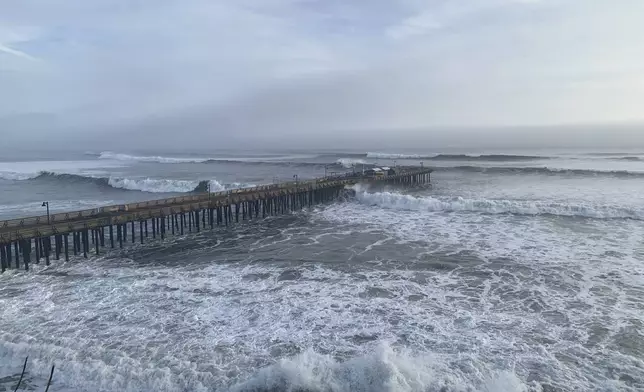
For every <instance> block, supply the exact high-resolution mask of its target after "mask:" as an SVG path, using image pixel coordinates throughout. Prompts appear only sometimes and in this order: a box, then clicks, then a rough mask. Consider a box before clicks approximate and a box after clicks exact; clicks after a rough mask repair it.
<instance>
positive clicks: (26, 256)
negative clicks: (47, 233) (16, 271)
mask: <svg viewBox="0 0 644 392" xmlns="http://www.w3.org/2000/svg"><path fill="white" fill-rule="evenodd" d="M22 259H23V260H24V261H25V271H29V263H30V262H31V240H30V239H29V240H23V241H22Z"/></svg>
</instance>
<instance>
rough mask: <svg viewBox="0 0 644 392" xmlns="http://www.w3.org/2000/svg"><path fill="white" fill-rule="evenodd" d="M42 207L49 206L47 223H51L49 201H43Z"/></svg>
mask: <svg viewBox="0 0 644 392" xmlns="http://www.w3.org/2000/svg"><path fill="white" fill-rule="evenodd" d="M42 207H47V224H49V223H50V219H49V202H48V201H43V202H42Z"/></svg>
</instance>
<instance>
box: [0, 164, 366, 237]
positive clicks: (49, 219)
mask: <svg viewBox="0 0 644 392" xmlns="http://www.w3.org/2000/svg"><path fill="white" fill-rule="evenodd" d="M371 177H372V176H365V175H362V174H360V173H345V174H342V175H336V176H332V177H330V176H327V177H316V178H313V179H304V180H301V181H287V182H281V183H278V184H265V185H258V186H254V187H247V188H236V189H227V190H223V191H217V192H210V193H209V192H200V193H196V194H191V195H184V196H176V197H170V198H165V199H155V200H148V201H142V202H134V203H127V204H115V205H110V206H101V207H96V208H91V209H86V210H76V211H69V212H59V213H55V214H50V215H49V216H47V215H37V216H31V217H25V218H15V219H7V220H2V221H0V229H3V228H9V227H23V226H31V225H38V224H53V223H57V222H62V221H65V222H67V221H70V220H77V219H87V218H94V217H101V216H105V215H106V214H107V215H109V214H111V213H117V212H125V211H130V210H134V209H137V210H140V209H146V208H154V207H157V206H168V205H173V204H186V203H198V202H202V201H206V200H211V199H217V198H221V197H227V196H231V195H239V194H244V193H255V192H261V191H267V190H279V189H287V188H293V187H308V186H311V185H313V186H314V185H315V184H319V183H328V182H331V181H336V180H338V181H342V180H347V179H356V178H360V179H369V178H371Z"/></svg>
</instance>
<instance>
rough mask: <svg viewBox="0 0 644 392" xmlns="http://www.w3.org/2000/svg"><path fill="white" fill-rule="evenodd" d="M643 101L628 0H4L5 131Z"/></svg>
mask: <svg viewBox="0 0 644 392" xmlns="http://www.w3.org/2000/svg"><path fill="white" fill-rule="evenodd" d="M643 105H644V1H642V0H567V1H566V0H427V1H421V0H0V127H2V128H0V134H4V135H5V136H6V135H7V134H8V135H9V138H10V139H11V138H16V137H20V136H21V135H22V132H21V131H20V129H21V128H23V126H27V127H31V128H34V129H36V128H42V129H47V130H48V129H53V128H56V127H59V128H60V129H63V131H60V132H62V134H63V135H64V134H65V132H74V131H72V130H73V129H83V132H86V133H91V132H92V130H93V129H96V132H99V130H104V129H105V128H106V127H107V128H110V127H112V128H118V129H127V130H128V132H132V133H133V134H139V135H143V134H149V133H150V132H155V131H154V130H155V129H156V128H157V127H158V126H159V124H163V125H164V127H165V130H159V131H158V132H171V131H176V127H179V125H178V124H185V125H184V126H183V127H182V128H183V129H182V132H184V135H189V134H190V132H195V134H196V133H199V132H214V133H217V134H222V135H230V136H239V135H240V134H244V135H246V134H253V133H266V131H268V130H272V131H276V130H279V131H281V132H284V133H285V134H289V133H290V134H293V133H294V132H304V133H306V132H308V131H310V132H313V131H315V130H326V131H329V132H332V131H334V130H335V131H340V130H342V131H343V132H346V131H347V130H363V131H364V130H368V129H375V128H378V129H383V128H385V129H386V128H391V129H394V128H395V129H399V128H415V129H422V128H425V127H440V126H446V125H449V126H477V127H478V126H483V127H493V126H498V125H541V124H559V123H596V122H597V123H599V122H613V121H617V122H632V121H642V120H643V119H644V110H643V109H642V108H643V107H644V106H643ZM34 114H38V115H37V116H35V115H34ZM23 115H28V116H23ZM25 123H26V124H27V125H25ZM3 124H4V125H3ZM161 128H163V127H161ZM303 130H306V131H303ZM76 132H77V131H76ZM356 132H359V131H356ZM418 132H422V130H419V131H418ZM22 136H24V135H22Z"/></svg>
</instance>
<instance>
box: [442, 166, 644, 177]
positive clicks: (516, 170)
mask: <svg viewBox="0 0 644 392" xmlns="http://www.w3.org/2000/svg"><path fill="white" fill-rule="evenodd" d="M434 169H435V170H442V171H450V170H459V171H467V172H475V173H498V174H544V175H576V176H612V177H644V171H643V172H634V171H627V170H593V169H564V168H550V167H503V166H501V167H485V166H453V167H434Z"/></svg>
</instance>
